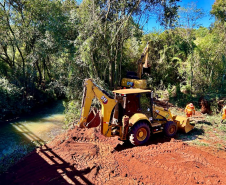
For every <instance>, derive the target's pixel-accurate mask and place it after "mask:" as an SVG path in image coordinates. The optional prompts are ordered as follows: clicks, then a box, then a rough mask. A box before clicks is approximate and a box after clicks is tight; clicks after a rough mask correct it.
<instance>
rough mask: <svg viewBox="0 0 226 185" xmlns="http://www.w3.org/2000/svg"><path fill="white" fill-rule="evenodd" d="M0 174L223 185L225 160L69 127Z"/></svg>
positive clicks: (27, 179)
mask: <svg viewBox="0 0 226 185" xmlns="http://www.w3.org/2000/svg"><path fill="white" fill-rule="evenodd" d="M9 172H10V173H7V174H5V175H3V176H2V177H0V180H1V181H2V182H6V183H7V184H155V185H158V184H159V185H160V184H161V185H162V184H167V185H171V184H172V185H175V184H180V185H181V184H226V159H224V158H221V157H220V156H217V157H216V156H215V155H213V154H210V153H208V152H206V151H202V150H200V149H198V148H195V147H192V146H189V145H187V144H186V143H183V142H182V141H178V140H175V139H171V140H170V141H166V142H162V143H158V144H150V145H147V146H138V147H133V146H131V145H127V144H123V143H122V142H121V141H119V140H118V139H117V137H115V138H106V137H104V136H103V135H101V134H100V131H99V129H80V128H77V127H75V128H74V129H73V130H69V131H68V132H66V133H64V134H62V135H60V136H58V137H56V138H55V139H54V140H53V141H52V142H50V143H49V144H47V145H45V146H43V147H41V148H39V149H37V150H36V151H34V152H32V153H31V154H30V155H29V156H28V157H26V158H25V159H24V160H22V161H20V162H19V163H18V164H16V165H15V166H14V167H13V168H11V169H10V170H9Z"/></svg>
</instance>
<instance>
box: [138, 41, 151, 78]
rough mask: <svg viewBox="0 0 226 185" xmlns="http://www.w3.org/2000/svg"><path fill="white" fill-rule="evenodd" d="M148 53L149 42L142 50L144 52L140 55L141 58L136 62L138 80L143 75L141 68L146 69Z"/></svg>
mask: <svg viewBox="0 0 226 185" xmlns="http://www.w3.org/2000/svg"><path fill="white" fill-rule="evenodd" d="M148 51H149V42H148V43H147V45H146V47H145V48H144V52H143V53H142V55H141V58H140V59H139V60H138V69H137V76H138V78H140V79H141V75H142V73H143V68H148Z"/></svg>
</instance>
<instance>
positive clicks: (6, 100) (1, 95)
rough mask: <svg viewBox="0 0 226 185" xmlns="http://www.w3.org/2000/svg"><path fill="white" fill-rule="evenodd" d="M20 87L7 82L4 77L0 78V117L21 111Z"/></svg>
mask: <svg viewBox="0 0 226 185" xmlns="http://www.w3.org/2000/svg"><path fill="white" fill-rule="evenodd" d="M21 99H22V88H18V87H16V86H15V85H13V84H11V83H9V81H8V80H7V79H5V78H0V119H2V118H4V117H7V116H8V115H10V114H13V115H15V114H18V113H21V111H22V109H23V105H22V102H21V101H19V100H21Z"/></svg>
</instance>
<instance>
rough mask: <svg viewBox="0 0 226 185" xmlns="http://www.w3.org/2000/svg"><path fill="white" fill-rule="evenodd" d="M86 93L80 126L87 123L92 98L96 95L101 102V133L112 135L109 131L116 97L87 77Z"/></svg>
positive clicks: (85, 83)
mask: <svg viewBox="0 0 226 185" xmlns="http://www.w3.org/2000/svg"><path fill="white" fill-rule="evenodd" d="M84 88H85V90H84V94H83V101H82V112H81V117H80V120H79V123H78V125H79V126H80V127H85V124H86V123H87V118H88V115H89V113H90V107H91V104H92V100H93V98H94V97H96V98H97V99H98V100H99V101H100V103H101V106H102V108H101V119H100V120H101V123H100V124H101V133H102V134H103V135H105V136H107V137H111V132H109V130H110V129H109V120H110V117H111V112H112V109H113V108H114V107H115V105H116V103H117V101H116V100H115V99H111V98H109V97H108V96H107V95H106V94H105V93H103V92H102V91H101V90H100V89H99V88H98V87H97V85H95V84H94V83H93V81H92V80H91V79H86V80H85V82H84Z"/></svg>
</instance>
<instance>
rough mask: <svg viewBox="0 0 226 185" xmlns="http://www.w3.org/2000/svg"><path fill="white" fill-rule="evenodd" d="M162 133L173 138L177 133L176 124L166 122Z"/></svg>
mask: <svg viewBox="0 0 226 185" xmlns="http://www.w3.org/2000/svg"><path fill="white" fill-rule="evenodd" d="M164 133H165V135H166V136H168V137H173V136H175V135H176V133H177V124H176V123H175V122H173V121H168V122H167V123H166V124H165V126H164Z"/></svg>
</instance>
